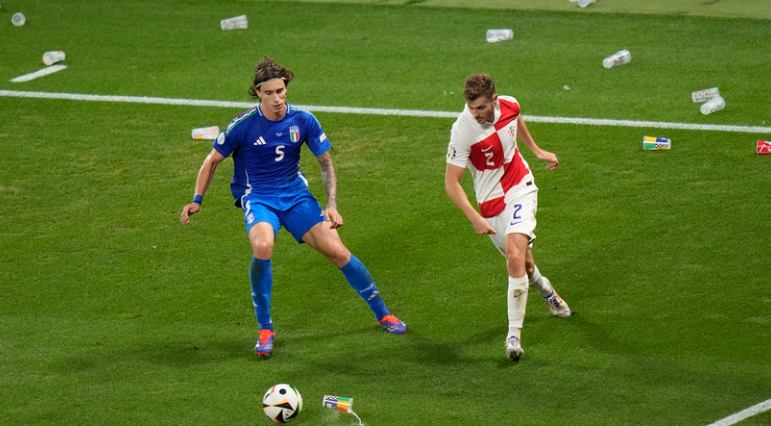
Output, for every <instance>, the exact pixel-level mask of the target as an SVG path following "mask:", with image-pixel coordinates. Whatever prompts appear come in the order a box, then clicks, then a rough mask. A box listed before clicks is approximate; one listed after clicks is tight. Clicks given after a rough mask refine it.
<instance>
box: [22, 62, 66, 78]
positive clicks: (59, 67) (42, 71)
mask: <svg viewBox="0 0 771 426" xmlns="http://www.w3.org/2000/svg"><path fill="white" fill-rule="evenodd" d="M65 68H67V65H61V64H60V65H51V66H50V67H45V68H43V69H39V70H37V71H35V72H31V73H29V74H24V75H20V76H18V77H16V78H14V79H13V80H11V82H12V83H21V82H24V81H30V80H34V79H36V78H38V77H43V76H45V75H48V74H53V73H55V72H57V71H61V70H63V69H65Z"/></svg>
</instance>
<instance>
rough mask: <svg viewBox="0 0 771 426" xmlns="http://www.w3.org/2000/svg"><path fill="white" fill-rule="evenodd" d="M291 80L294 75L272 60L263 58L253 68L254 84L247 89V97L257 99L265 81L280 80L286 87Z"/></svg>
mask: <svg viewBox="0 0 771 426" xmlns="http://www.w3.org/2000/svg"><path fill="white" fill-rule="evenodd" d="M293 78H294V73H293V72H292V71H290V70H288V69H286V68H284V67H282V66H281V65H279V64H278V63H277V62H276V61H274V60H273V59H271V58H269V57H267V56H264V57H263V58H262V61H260V63H259V64H257V66H256V67H255V68H254V82H253V83H252V86H251V87H249V95H251V96H252V97H254V98H259V97H260V96H259V95H258V93H259V91H260V86H261V85H262V84H263V83H265V82H267V81H270V80H275V79H281V80H284V84H285V85H287V86H288V85H289V82H290V81H292V79H293Z"/></svg>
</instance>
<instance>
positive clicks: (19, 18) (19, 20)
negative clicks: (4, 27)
mask: <svg viewBox="0 0 771 426" xmlns="http://www.w3.org/2000/svg"><path fill="white" fill-rule="evenodd" d="M11 22H13V26H14V27H20V26H22V25H24V23H25V22H27V18H26V17H25V16H24V14H23V13H21V12H16V13H14V14H13V16H11Z"/></svg>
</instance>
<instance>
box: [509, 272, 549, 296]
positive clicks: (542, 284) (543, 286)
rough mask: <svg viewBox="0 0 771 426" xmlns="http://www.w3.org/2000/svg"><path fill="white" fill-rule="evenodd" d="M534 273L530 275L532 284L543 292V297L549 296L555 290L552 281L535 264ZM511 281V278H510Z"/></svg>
mask: <svg viewBox="0 0 771 426" xmlns="http://www.w3.org/2000/svg"><path fill="white" fill-rule="evenodd" d="M533 267H534V268H535V269H534V270H533V275H532V276H531V277H530V285H532V286H533V288H535V290H536V291H537V292H538V293H540V294H541V297H548V296H550V295H551V294H552V293H553V292H554V287H552V286H551V282H550V281H549V279H548V278H546V277H544V276H543V275H541V271H539V270H538V266H535V265H533ZM509 282H511V278H509ZM509 285H511V284H509Z"/></svg>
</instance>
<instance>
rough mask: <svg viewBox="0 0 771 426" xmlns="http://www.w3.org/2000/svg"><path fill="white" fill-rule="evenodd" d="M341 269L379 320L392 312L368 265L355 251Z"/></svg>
mask: <svg viewBox="0 0 771 426" xmlns="http://www.w3.org/2000/svg"><path fill="white" fill-rule="evenodd" d="M340 270H341V271H342V272H343V274H344V275H345V279H346V280H348V284H350V285H351V287H353V288H354V290H356V291H357V292H358V293H359V296H361V298H362V299H364V300H365V301H366V302H367V304H368V305H369V307H370V309H372V312H373V313H374V314H375V317H376V318H377V320H378V321H380V320H381V319H383V317H384V316H386V315H390V314H391V313H390V312H388V309H387V308H386V305H385V302H383V298H382V297H380V292H379V291H378V290H377V286H375V280H374V278H372V275H371V274H370V273H369V271H368V270H367V267H366V266H364V264H363V263H361V261H360V260H359V259H357V258H356V256H354V255H353V253H351V260H350V261H349V262H348V263H347V264H346V265H345V266H343V267H342V268H340Z"/></svg>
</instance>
